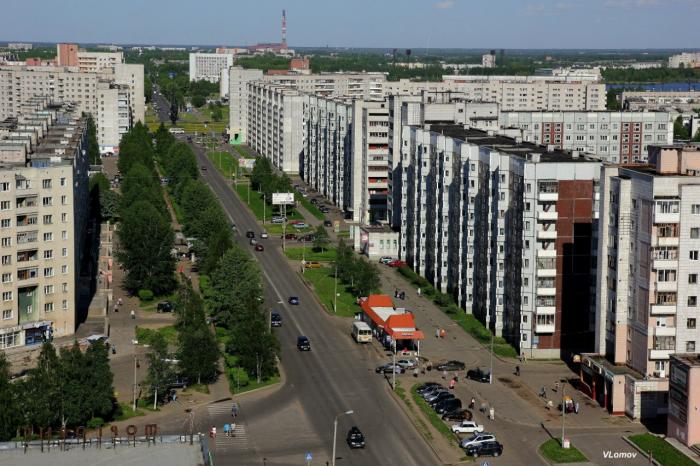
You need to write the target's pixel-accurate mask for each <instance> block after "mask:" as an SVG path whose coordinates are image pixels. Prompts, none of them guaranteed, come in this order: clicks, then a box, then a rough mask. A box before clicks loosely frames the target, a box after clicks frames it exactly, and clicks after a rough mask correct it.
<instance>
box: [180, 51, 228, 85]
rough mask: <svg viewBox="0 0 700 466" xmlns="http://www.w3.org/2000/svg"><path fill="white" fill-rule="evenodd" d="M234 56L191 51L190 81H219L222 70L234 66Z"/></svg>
mask: <svg viewBox="0 0 700 466" xmlns="http://www.w3.org/2000/svg"><path fill="white" fill-rule="evenodd" d="M233 57H234V56H233V55H230V54H223V53H190V81H201V80H205V81H209V82H212V83H218V82H219V78H220V76H221V71H222V70H227V69H229V68H230V67H232V66H233Z"/></svg>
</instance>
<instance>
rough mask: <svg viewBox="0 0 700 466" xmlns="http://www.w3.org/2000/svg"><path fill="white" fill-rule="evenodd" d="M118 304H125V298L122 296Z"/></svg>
mask: <svg viewBox="0 0 700 466" xmlns="http://www.w3.org/2000/svg"><path fill="white" fill-rule="evenodd" d="M118 304H119V305H120V306H121V305H122V304H124V300H123V299H122V298H119V301H118Z"/></svg>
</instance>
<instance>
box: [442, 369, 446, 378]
mask: <svg viewBox="0 0 700 466" xmlns="http://www.w3.org/2000/svg"><path fill="white" fill-rule="evenodd" d="M442 380H447V371H445V370H443V371H442Z"/></svg>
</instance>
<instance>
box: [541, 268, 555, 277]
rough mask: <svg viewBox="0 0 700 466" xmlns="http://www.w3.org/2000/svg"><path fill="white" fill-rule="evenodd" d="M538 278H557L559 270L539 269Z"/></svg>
mask: <svg viewBox="0 0 700 466" xmlns="http://www.w3.org/2000/svg"><path fill="white" fill-rule="evenodd" d="M537 276H538V277H556V276H557V269H537Z"/></svg>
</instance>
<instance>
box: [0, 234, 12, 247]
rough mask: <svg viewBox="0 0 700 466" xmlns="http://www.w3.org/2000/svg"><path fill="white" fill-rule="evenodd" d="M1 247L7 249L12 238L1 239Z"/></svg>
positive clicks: (10, 244)
mask: <svg viewBox="0 0 700 466" xmlns="http://www.w3.org/2000/svg"><path fill="white" fill-rule="evenodd" d="M2 246H3V247H4V248H9V247H10V246H12V238H10V237H9V236H8V237H6V238H3V239H2Z"/></svg>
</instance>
